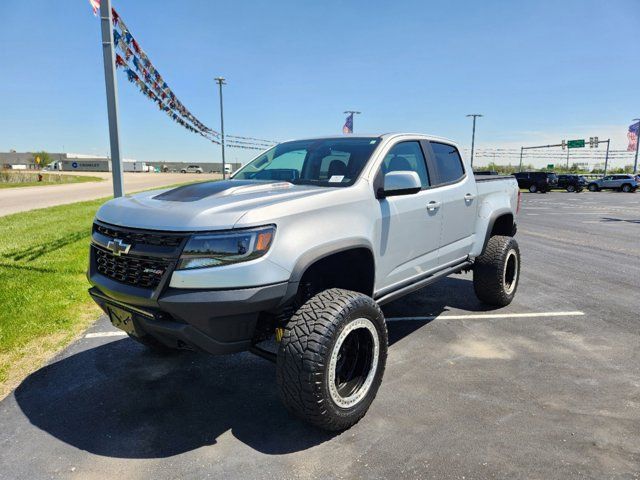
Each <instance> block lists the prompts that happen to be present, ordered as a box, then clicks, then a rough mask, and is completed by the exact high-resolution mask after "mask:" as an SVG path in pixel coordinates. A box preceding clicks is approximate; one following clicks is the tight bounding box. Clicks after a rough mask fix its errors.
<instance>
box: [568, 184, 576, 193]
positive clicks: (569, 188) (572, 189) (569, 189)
mask: <svg viewBox="0 0 640 480" xmlns="http://www.w3.org/2000/svg"><path fill="white" fill-rule="evenodd" d="M575 191H576V187H575V185H567V192H575Z"/></svg>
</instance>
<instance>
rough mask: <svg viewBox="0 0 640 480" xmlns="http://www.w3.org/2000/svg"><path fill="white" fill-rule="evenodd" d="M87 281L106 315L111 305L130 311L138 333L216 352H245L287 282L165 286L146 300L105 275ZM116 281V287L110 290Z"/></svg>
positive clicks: (284, 291) (283, 293)
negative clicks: (229, 286) (215, 286)
mask: <svg viewBox="0 0 640 480" xmlns="http://www.w3.org/2000/svg"><path fill="white" fill-rule="evenodd" d="M91 277H93V278H91ZM90 280H91V283H92V284H93V285H94V287H92V288H91V289H89V293H90V294H91V297H92V298H93V299H94V300H95V302H96V303H97V304H98V305H99V306H100V307H101V308H102V309H103V310H104V311H105V312H106V313H107V314H108V313H109V312H108V308H107V307H108V306H109V305H112V306H115V307H118V308H120V309H123V310H126V311H127V312H130V313H131V316H132V320H133V323H134V325H135V331H136V334H138V335H151V336H153V337H155V338H156V339H158V340H159V341H161V342H162V343H164V344H165V345H167V346H169V347H172V348H188V349H195V350H201V351H204V352H207V353H211V354H216V355H217V354H227V353H235V352H240V351H243V350H247V349H248V348H249V347H250V346H251V342H252V339H253V337H254V333H255V329H256V323H257V321H258V317H259V315H260V313H261V312H268V311H270V310H274V309H276V307H278V306H279V305H280V304H281V303H282V302H283V299H284V298H285V297H286V294H287V289H288V286H289V284H288V283H287V282H284V283H278V284H274V285H266V286H262V287H253V288H242V289H236V290H183V289H174V288H167V289H165V290H164V292H163V293H162V294H161V295H159V296H158V297H157V298H148V297H146V298H145V296H138V295H136V293H138V292H135V291H130V292H127V291H126V290H129V289H130V288H131V287H127V286H124V285H122V284H118V283H117V282H112V281H110V280H109V279H107V278H106V277H102V278H101V280H103V281H104V284H103V282H102V281H96V280H98V279H97V278H96V276H94V275H92V276H90ZM114 284H115V285H114ZM116 285H117V287H116V289H115V290H111V289H110V288H109V287H110V286H111V287H114V286H116Z"/></svg>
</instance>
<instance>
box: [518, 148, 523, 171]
mask: <svg viewBox="0 0 640 480" xmlns="http://www.w3.org/2000/svg"><path fill="white" fill-rule="evenodd" d="M523 152H524V147H520V166H519V167H518V172H521V171H522V153H523Z"/></svg>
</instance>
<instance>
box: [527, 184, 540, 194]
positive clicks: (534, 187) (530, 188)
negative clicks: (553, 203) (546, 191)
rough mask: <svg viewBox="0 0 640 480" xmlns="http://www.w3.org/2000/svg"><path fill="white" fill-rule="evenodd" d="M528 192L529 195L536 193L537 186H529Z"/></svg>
mask: <svg viewBox="0 0 640 480" xmlns="http://www.w3.org/2000/svg"><path fill="white" fill-rule="evenodd" d="M529 191H530V192H531V193H536V192H537V191H538V186H537V185H536V184H535V183H534V184H533V185H531V186H530V187H529Z"/></svg>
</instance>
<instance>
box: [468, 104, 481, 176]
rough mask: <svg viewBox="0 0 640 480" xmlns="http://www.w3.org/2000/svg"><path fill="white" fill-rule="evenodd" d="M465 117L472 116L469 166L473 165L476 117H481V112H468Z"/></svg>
mask: <svg viewBox="0 0 640 480" xmlns="http://www.w3.org/2000/svg"><path fill="white" fill-rule="evenodd" d="M467 117H473V133H472V134H471V166H473V150H474V147H475V143H476V118H477V117H482V114H480V113H470V114H469V115H467Z"/></svg>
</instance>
